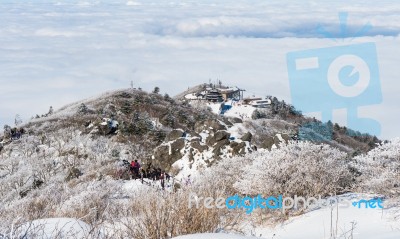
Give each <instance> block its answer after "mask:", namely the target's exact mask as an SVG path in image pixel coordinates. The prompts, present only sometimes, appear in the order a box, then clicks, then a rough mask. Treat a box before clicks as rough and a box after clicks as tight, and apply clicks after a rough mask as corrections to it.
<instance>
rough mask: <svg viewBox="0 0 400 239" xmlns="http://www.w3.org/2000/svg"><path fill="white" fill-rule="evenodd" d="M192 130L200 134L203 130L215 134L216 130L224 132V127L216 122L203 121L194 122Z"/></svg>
mask: <svg viewBox="0 0 400 239" xmlns="http://www.w3.org/2000/svg"><path fill="white" fill-rule="evenodd" d="M194 129H195V131H196V132H197V133H201V132H202V131H203V130H211V131H213V132H217V131H218V130H226V129H227V128H226V126H225V125H223V124H221V123H220V122H219V121H218V120H205V121H200V122H196V124H195V125H194Z"/></svg>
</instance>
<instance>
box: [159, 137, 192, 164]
mask: <svg viewBox="0 0 400 239" xmlns="http://www.w3.org/2000/svg"><path fill="white" fill-rule="evenodd" d="M170 147H171V150H170ZM184 147H185V140H184V139H183V138H179V139H177V140H175V141H174V142H172V143H171V146H169V145H160V146H158V147H157V148H156V149H155V150H154V159H153V160H152V164H153V165H154V166H155V167H159V168H161V169H163V170H166V171H169V169H170V168H171V165H172V164H173V163H175V162H176V161H177V160H179V159H181V158H182V156H183V155H182V154H181V152H180V151H181V150H182V149H183V148H184Z"/></svg>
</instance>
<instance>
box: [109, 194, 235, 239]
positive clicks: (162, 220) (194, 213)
mask: <svg viewBox="0 0 400 239" xmlns="http://www.w3.org/2000/svg"><path fill="white" fill-rule="evenodd" d="M192 192H193V191H192V190H190V189H189V190H180V191H178V192H176V193H168V192H160V191H156V190H154V189H152V188H150V189H143V190H140V191H138V192H137V194H136V195H135V198H134V199H133V200H132V203H131V205H130V207H128V208H126V209H125V210H124V211H119V213H122V214H121V215H119V216H118V219H117V220H114V222H113V223H114V226H115V227H118V225H119V229H118V230H114V231H115V232H116V234H115V235H114V236H115V237H116V238H136V239H147V238H171V237H174V236H179V235H186V234H192V233H205V232H215V231H217V230H221V229H222V230H223V229H226V228H228V227H229V228H231V229H233V227H234V225H236V224H237V220H238V219H239V217H238V216H237V215H234V214H233V213H230V212H229V211H228V210H227V209H219V208H216V207H214V208H210V209H208V208H204V206H203V205H202V204H200V205H199V207H198V208H196V206H195V205H193V207H191V208H189V207H188V202H189V197H190V195H191V193H192ZM195 192H196V194H197V195H199V196H200V195H202V196H203V195H204V193H203V192H202V191H201V190H198V189H197V188H196V190H195ZM114 215H115V211H114ZM121 225H123V226H121Z"/></svg>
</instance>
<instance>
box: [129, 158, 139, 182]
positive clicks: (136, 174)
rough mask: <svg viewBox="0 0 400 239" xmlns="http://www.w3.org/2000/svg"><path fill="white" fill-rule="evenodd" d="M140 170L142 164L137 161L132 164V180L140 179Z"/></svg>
mask: <svg viewBox="0 0 400 239" xmlns="http://www.w3.org/2000/svg"><path fill="white" fill-rule="evenodd" d="M139 169H140V164H139V162H138V161H137V159H135V161H132V162H131V172H132V179H136V178H139Z"/></svg>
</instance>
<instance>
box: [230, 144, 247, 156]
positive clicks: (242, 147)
mask: <svg viewBox="0 0 400 239" xmlns="http://www.w3.org/2000/svg"><path fill="white" fill-rule="evenodd" d="M232 150H233V152H232V153H233V155H244V154H245V153H246V143H245V142H241V143H239V144H237V145H236V146H234V147H232Z"/></svg>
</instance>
